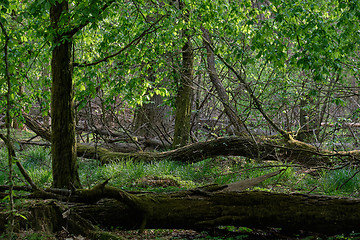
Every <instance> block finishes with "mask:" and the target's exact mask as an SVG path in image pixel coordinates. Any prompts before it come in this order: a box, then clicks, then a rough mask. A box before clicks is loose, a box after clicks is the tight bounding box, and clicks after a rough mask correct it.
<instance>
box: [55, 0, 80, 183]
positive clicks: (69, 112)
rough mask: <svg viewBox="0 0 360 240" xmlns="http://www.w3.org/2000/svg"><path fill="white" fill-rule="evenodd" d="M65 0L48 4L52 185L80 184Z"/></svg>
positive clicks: (66, 4) (69, 39)
mask: <svg viewBox="0 0 360 240" xmlns="http://www.w3.org/2000/svg"><path fill="white" fill-rule="evenodd" d="M68 10H69V3H68V1H65V0H63V1H61V2H59V1H56V2H55V3H54V4H53V5H52V6H51V8H50V20H51V27H52V30H53V42H52V44H53V50H52V58H51V76H52V85H51V133H52V134H51V149H52V150H51V152H52V171H53V187H56V188H70V187H80V179H79V174H78V166H77V159H76V142H75V118H74V102H73V81H72V62H71V61H72V60H71V46H72V42H71V39H72V36H71V35H70V34H68V33H67V32H66V31H64V30H65V29H64V26H66V25H67V24H68V22H69V19H68Z"/></svg>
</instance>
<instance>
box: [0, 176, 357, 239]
mask: <svg viewBox="0 0 360 240" xmlns="http://www.w3.org/2000/svg"><path fill="white" fill-rule="evenodd" d="M105 184H106V183H105ZM105 184H100V185H97V186H96V187H94V188H93V189H90V190H77V191H75V192H74V193H73V194H72V195H71V197H70V199H71V201H72V202H71V201H70V202H69V201H67V202H65V203H63V204H62V203H60V202H58V201H46V202H35V203H31V204H30V207H27V210H29V211H30V213H28V214H26V216H27V217H28V219H31V221H29V220H26V221H27V222H26V224H27V226H29V225H32V226H38V228H39V227H44V226H46V228H48V231H56V230H57V229H61V228H62V227H66V226H69V228H70V229H69V230H70V231H72V232H76V233H77V234H80V233H81V234H82V233H84V232H85V233H86V234H89V231H90V232H91V231H93V230H94V228H93V227H92V226H91V225H92V224H96V225H100V226H101V227H108V228H110V227H120V228H122V229H140V230H141V229H145V228H148V229H159V228H160V229H194V230H198V231H203V230H206V231H209V230H213V229H216V228H217V227H219V226H241V227H248V228H257V229H267V228H269V227H273V228H281V229H282V231H284V232H287V233H297V232H299V231H309V232H313V233H323V234H340V233H341V234H344V233H345V234H346V233H350V232H353V231H354V232H359V230H360V225H359V224H358V223H359V221H360V211H359V210H360V199H352V198H339V197H328V196H316V195H305V194H284V193H270V192H259V191H234V190H230V191H229V189H228V186H227V185H220V186H219V185H210V186H208V187H205V188H200V189H194V190H189V191H182V192H176V193H170V194H169V193H147V194H144V193H143V194H130V193H127V192H124V191H122V190H119V189H116V188H114V187H108V186H105ZM76 197H77V201H76V202H73V200H74V199H75V198H76ZM29 214H30V215H29ZM5 217H6V214H0V230H2V229H3V228H4V227H5V226H4V225H2V224H1V223H3V221H1V220H2V219H4V218H5ZM85 219H86V220H85ZM39 220H41V223H42V225H40V226H39V224H38V222H39ZM79 226H86V227H85V228H84V227H82V228H81V227H79ZM35 229H36V228H35ZM79 231H80V232H79Z"/></svg>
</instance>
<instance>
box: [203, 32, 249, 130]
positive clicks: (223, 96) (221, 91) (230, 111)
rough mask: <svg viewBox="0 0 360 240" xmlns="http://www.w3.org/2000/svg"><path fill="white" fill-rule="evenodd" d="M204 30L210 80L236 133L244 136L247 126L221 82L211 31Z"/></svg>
mask: <svg viewBox="0 0 360 240" xmlns="http://www.w3.org/2000/svg"><path fill="white" fill-rule="evenodd" d="M201 29H202V32H203V38H204V40H205V41H204V45H205V48H206V52H207V65H208V67H207V71H208V73H209V77H210V80H211V82H212V84H213V85H214V86H215V89H216V92H217V95H218V97H219V99H220V101H221V103H222V104H223V106H224V109H225V113H226V115H227V116H228V118H229V120H230V122H231V124H232V125H233V126H234V128H235V134H236V135H238V136H242V135H245V134H246V127H245V125H244V123H243V122H242V121H241V119H240V118H239V116H238V113H237V111H236V109H235V108H234V107H233V106H232V105H231V103H230V100H229V96H228V95H227V93H226V90H225V88H224V86H223V85H222V83H221V80H220V79H219V76H218V74H217V71H216V68H215V57H214V53H213V51H212V49H211V44H212V43H211V38H210V35H209V31H208V30H207V29H205V28H201Z"/></svg>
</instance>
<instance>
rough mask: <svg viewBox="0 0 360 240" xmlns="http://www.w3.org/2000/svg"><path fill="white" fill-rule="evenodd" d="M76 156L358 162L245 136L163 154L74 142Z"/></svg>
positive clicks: (352, 154)
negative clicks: (127, 150) (235, 157)
mask: <svg viewBox="0 0 360 240" xmlns="http://www.w3.org/2000/svg"><path fill="white" fill-rule="evenodd" d="M28 118H29V119H30V121H29V120H28ZM26 124H27V126H28V127H29V128H31V129H32V130H33V131H34V132H36V133H37V134H38V135H39V136H42V137H43V138H45V139H48V136H49V135H48V134H46V133H47V131H46V130H44V129H43V128H41V126H39V125H38V124H37V123H36V122H35V121H31V118H30V117H27V119H26ZM77 154H78V156H80V157H86V158H93V159H99V160H101V162H102V163H103V164H105V163H108V162H111V161H118V160H128V159H132V160H135V161H138V160H141V161H157V160H163V159H171V160H174V161H180V162H197V161H201V160H203V159H204V158H208V157H215V156H229V155H231V156H244V157H249V158H253V159H258V160H288V161H293V162H296V163H299V164H302V165H305V166H314V165H322V164H331V157H341V158H343V159H346V158H347V159H348V160H351V161H358V159H359V158H360V150H354V151H348V152H345V151H339V152H334V151H328V150H324V149H320V148H317V147H315V146H312V145H310V144H307V143H304V142H301V141H298V140H295V139H293V138H291V137H290V139H284V138H282V139H277V138H274V137H271V138H270V137H269V138H267V137H260V138H257V137H254V138H252V137H248V136H242V137H236V136H234V137H224V138H217V139H214V140H210V141H206V142H197V143H193V144H190V145H187V146H184V147H181V148H178V149H175V150H171V151H166V152H136V153H122V152H114V151H110V150H108V149H105V148H102V147H94V146H91V145H86V144H80V143H78V144H77Z"/></svg>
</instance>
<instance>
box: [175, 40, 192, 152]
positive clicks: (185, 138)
mask: <svg viewBox="0 0 360 240" xmlns="http://www.w3.org/2000/svg"><path fill="white" fill-rule="evenodd" d="M182 56H183V62H182V71H181V81H180V86H179V89H178V93H177V96H176V103H175V105H176V113H175V132H174V140H173V148H176V147H181V146H184V145H186V144H187V143H188V142H189V139H190V127H191V125H190V120H191V104H192V101H191V99H192V84H193V65H194V55H193V52H192V45H191V40H190V38H189V37H188V41H187V42H186V43H185V45H184V47H183V48H182Z"/></svg>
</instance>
